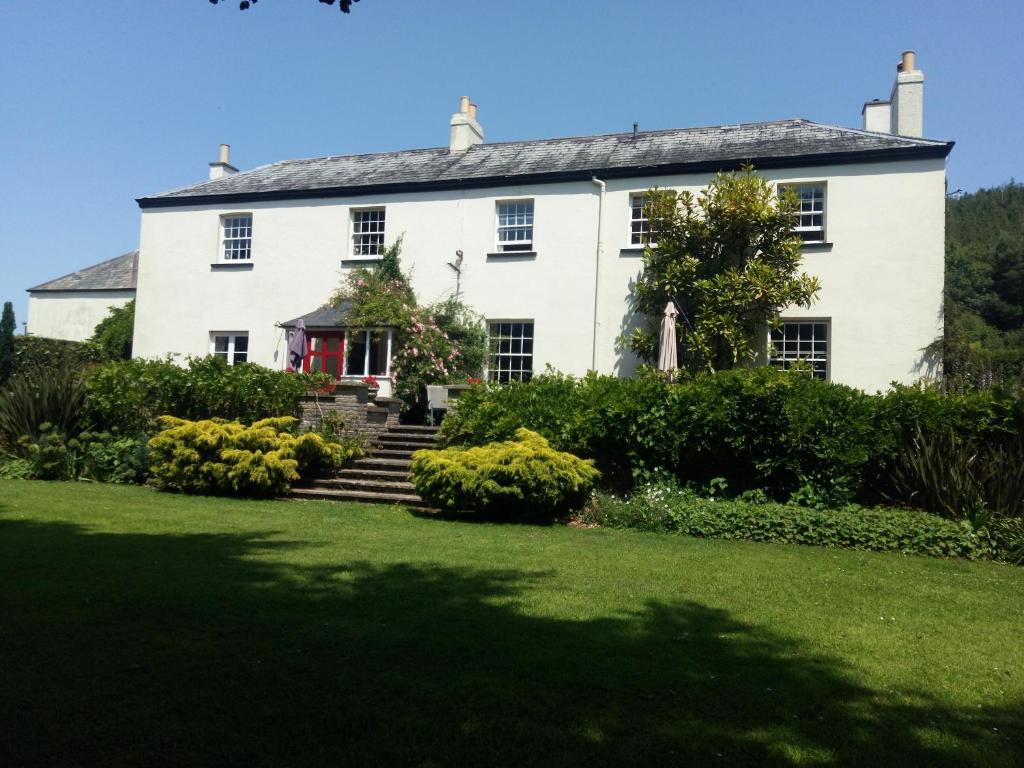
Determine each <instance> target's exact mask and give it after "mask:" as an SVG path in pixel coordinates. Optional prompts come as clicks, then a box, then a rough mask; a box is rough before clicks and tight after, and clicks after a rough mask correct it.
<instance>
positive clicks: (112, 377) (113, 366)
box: [86, 355, 327, 434]
mask: <svg viewBox="0 0 1024 768" xmlns="http://www.w3.org/2000/svg"><path fill="white" fill-rule="evenodd" d="M326 380H327V377H326V376H325V375H323V374H296V373H287V372H284V371H273V370H270V369H269V368H264V367H262V366H259V365H254V364H251V363H247V364H242V365H234V366H231V365H228V364H227V363H226V362H225V361H224V360H222V359H221V358H219V357H216V356H214V355H211V356H208V357H201V358H191V359H189V361H188V365H187V366H186V367H182V366H180V365H178V364H176V363H174V362H172V361H170V360H139V359H135V360H124V361H120V362H112V363H107V364H105V365H100V366H98V367H96V368H93V369H92V370H90V371H89V372H88V373H87V376H86V386H87V388H88V391H89V399H88V410H89V415H90V417H91V420H92V422H93V423H94V425H96V426H97V427H99V428H102V429H106V430H112V429H117V430H119V431H120V432H121V433H122V434H135V433H138V432H147V433H151V432H152V431H153V429H154V427H155V423H156V419H157V417H158V416H161V415H171V416H177V417H179V418H183V419H205V418H212V417H217V418H224V419H241V420H242V421H247V422H252V421H256V420H257V419H261V418H265V417H268V416H294V415H297V414H298V410H299V399H300V398H301V397H302V395H304V394H305V393H306V391H307V390H309V389H315V388H317V387H319V386H322V385H323V383H324V382H325V381H326Z"/></svg>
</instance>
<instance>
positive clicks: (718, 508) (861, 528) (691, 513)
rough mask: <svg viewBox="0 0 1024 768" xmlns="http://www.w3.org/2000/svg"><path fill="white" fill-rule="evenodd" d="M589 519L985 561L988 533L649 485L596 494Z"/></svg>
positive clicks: (938, 522)
mask: <svg viewBox="0 0 1024 768" xmlns="http://www.w3.org/2000/svg"><path fill="white" fill-rule="evenodd" d="M586 517H587V519H589V520H591V521H593V522H596V523H599V524H601V525H606V526H609V527H615V528H635V529H639V530H648V531H660V532H666V533H681V534H686V535H689V536H700V537H705V538H715V539H746V540H748V541H762V542H775V543H788V544H810V545H816V546H826V547H841V548H845V549H863V550H871V551H876V552H902V553H904V554H910V555H928V556H930V557H963V558H968V559H976V558H981V557H988V556H990V554H991V553H990V543H989V538H988V536H987V535H986V534H984V533H982V534H979V533H978V532H976V531H975V530H974V528H973V527H972V526H971V525H970V524H969V523H966V522H953V521H950V520H943V519H941V518H938V517H936V516H935V515H930V514H927V513H924V512H915V511H909V510H899V509H867V508H864V507H848V508H845V509H840V510H830V511H821V510H816V509H807V508H804V507H798V506H795V505H792V504H754V503H750V502H744V501H739V500H728V499H707V498H701V497H698V496H697V495H696V494H694V493H693V492H692V491H688V490H685V489H681V488H679V487H678V486H675V487H674V486H672V485H663V484H662V485H659V484H652V485H648V486H645V487H643V488H642V489H640V490H639V491H638V492H637V493H636V494H634V495H633V496H631V497H630V498H628V499H622V498H616V497H613V496H605V495H602V496H600V497H599V498H598V499H597V500H596V501H595V502H594V503H593V504H592V505H591V506H590V507H589V508H588V510H587V512H586Z"/></svg>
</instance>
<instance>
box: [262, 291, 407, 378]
mask: <svg viewBox="0 0 1024 768" xmlns="http://www.w3.org/2000/svg"><path fill="white" fill-rule="evenodd" d="M347 312H348V305H346V304H341V305H339V306H336V307H335V306H324V307H320V308H319V309H315V310H313V311H312V312H308V313H307V314H305V315H301V316H300V317H296V318H293V319H291V320H288V321H287V322H284V323H279V325H280V327H281V328H283V329H285V332H286V334H287V339H288V346H289V347H290V345H291V340H292V337H293V335H294V333H295V329H296V328H297V327H298V324H299V321H302V323H303V324H304V326H305V330H306V336H307V339H308V351H307V353H306V355H305V357H304V358H303V359H302V363H301V368H299V370H302V371H303V372H305V373H326V374H328V375H330V376H332V377H334V380H335V382H337V383H339V384H357V383H359V384H369V385H371V386H372V384H373V383H376V385H377V387H378V388H379V389H378V395H379V396H380V397H385V398H387V397H390V396H391V395H392V392H393V386H392V380H391V362H392V357H393V354H394V352H393V350H394V328H392V327H390V326H376V327H352V326H349V325H346V322H345V318H346V316H347ZM289 362H290V361H289ZM288 370H296V368H294V367H292V366H291V365H289V367H288Z"/></svg>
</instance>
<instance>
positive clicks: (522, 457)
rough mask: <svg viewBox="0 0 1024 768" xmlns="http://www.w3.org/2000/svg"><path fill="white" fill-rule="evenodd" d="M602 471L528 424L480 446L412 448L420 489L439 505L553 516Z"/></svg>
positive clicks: (577, 502)
mask: <svg viewBox="0 0 1024 768" xmlns="http://www.w3.org/2000/svg"><path fill="white" fill-rule="evenodd" d="M599 476H600V473H599V472H598V471H597V470H596V469H594V466H593V462H590V461H585V460H583V459H579V458H577V457H575V456H573V455H572V454H569V453H562V452H559V451H556V450H554V449H553V448H552V447H551V446H550V444H549V443H548V441H547V440H545V439H544V438H543V437H541V436H540V435H538V434H537V433H536V432H531V431H530V430H528V429H517V430H516V433H515V437H514V439H512V440H508V441H505V442H501V443H490V444H488V445H485V446H481V447H477V448H447V449H444V450H439V451H438V450H423V451H417V452H416V453H415V454H413V460H412V468H411V477H412V481H413V483H415V485H416V492H417V493H419V494H420V496H422V497H423V498H424V499H425V500H426V501H428V502H429V503H431V504H434V505H436V506H437V507H439V508H441V509H444V510H449V511H454V512H462V511H468V512H482V513H487V514H497V515H502V516H508V517H517V518H550V517H554V516H556V515H559V514H565V513H566V512H569V511H571V510H573V509H577V508H579V507H580V506H582V505H583V504H584V502H585V501H586V500H587V498H588V496H589V493H590V489H591V486H592V484H593V483H594V481H595V480H596V479H597V478H598V477H599Z"/></svg>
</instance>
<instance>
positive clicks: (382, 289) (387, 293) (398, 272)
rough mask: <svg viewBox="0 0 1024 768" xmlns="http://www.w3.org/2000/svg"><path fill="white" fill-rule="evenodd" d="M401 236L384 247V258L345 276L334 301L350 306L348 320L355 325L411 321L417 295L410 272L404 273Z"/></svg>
mask: <svg viewBox="0 0 1024 768" xmlns="http://www.w3.org/2000/svg"><path fill="white" fill-rule="evenodd" d="M401 254H402V239H401V238H399V239H398V240H396V241H395V244H394V245H391V246H388V247H385V248H384V251H383V253H382V254H381V259H380V261H379V262H378V263H377V264H374V265H373V267H372V268H368V267H359V268H357V269H354V270H352V271H351V272H349V273H348V274H347V275H346V276H345V282H344V284H343V285H342V286H341V288H339V289H338V290H337V291H336V292H335V294H334V296H332V297H331V304H333V305H335V306H342V305H346V304H347V305H348V308H347V310H346V313H345V322H346V324H347V325H349V326H351V327H353V328H359V327H366V328H373V327H377V326H385V325H389V326H396V327H402V328H404V327H405V326H407V325H408V324H409V321H410V318H411V317H412V314H413V311H414V310H415V307H416V296H415V294H414V293H413V290H412V284H411V282H410V280H409V277H408V275H406V274H405V273H403V272H402V267H401V261H400V257H401Z"/></svg>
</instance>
